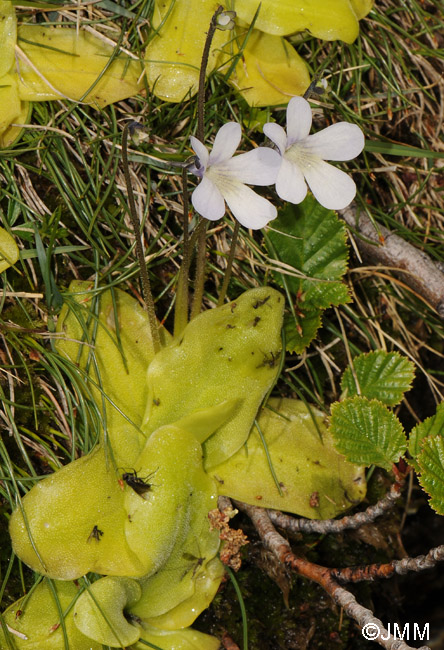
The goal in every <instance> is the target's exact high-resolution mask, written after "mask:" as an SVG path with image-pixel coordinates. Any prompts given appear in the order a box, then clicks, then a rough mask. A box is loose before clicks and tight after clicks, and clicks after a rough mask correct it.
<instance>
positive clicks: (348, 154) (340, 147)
mask: <svg viewBox="0 0 444 650" xmlns="http://www.w3.org/2000/svg"><path fill="white" fill-rule="evenodd" d="M301 146H303V147H304V149H307V150H308V151H309V152H310V153H312V154H315V155H317V156H319V157H320V158H322V160H351V159H352V158H356V156H359V154H360V153H361V151H362V150H363V148H364V134H363V133H362V131H361V129H360V128H359V126H357V125H356V124H349V123H348V122H338V123H337V124H332V125H331V126H328V127H327V128H326V129H323V130H322V131H319V132H318V133H315V134H314V135H309V136H308V137H307V139H306V140H305V141H304V142H303V143H302V142H301Z"/></svg>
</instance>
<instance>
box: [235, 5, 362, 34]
mask: <svg viewBox="0 0 444 650" xmlns="http://www.w3.org/2000/svg"><path fill="white" fill-rule="evenodd" d="M258 4H259V3H258V2H257V0H236V2H235V3H234V9H235V11H236V13H237V15H238V17H239V18H240V19H241V20H243V21H245V22H246V23H248V24H250V23H251V21H252V20H253V18H254V15H255V13H256V11H257V8H258ZM254 26H255V28H256V29H259V30H261V31H262V32H266V33H267V34H275V35H278V36H285V35H287V34H293V33H294V32H301V31H303V30H308V31H309V32H310V34H312V35H313V36H316V37H317V38H322V39H324V40H326V41H335V40H341V41H345V42H346V43H352V42H353V41H354V40H355V38H356V37H357V36H358V33H359V23H358V19H357V17H356V14H355V11H354V9H353V7H352V5H351V4H350V0H334V2H331V0H279V2H276V0H262V2H261V3H260V10H259V13H258V16H257V19H256V22H255V24H254Z"/></svg>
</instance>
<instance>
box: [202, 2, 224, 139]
mask: <svg viewBox="0 0 444 650" xmlns="http://www.w3.org/2000/svg"><path fill="white" fill-rule="evenodd" d="M223 10H224V8H223V7H222V5H219V7H218V8H217V9H216V11H215V12H214V14H213V17H212V18H211V22H210V27H209V29H208V32H207V38H206V39H205V45H204V49H203V53H202V61H201V64H200V72H199V90H198V94H197V132H196V137H197V139H198V140H200V141H201V142H202V143H203V141H204V112H205V73H206V71H207V65H208V57H209V55H210V47H211V42H212V40H213V36H214V32H215V31H216V28H217V17H218V16H219V14H221V13H222V11H223Z"/></svg>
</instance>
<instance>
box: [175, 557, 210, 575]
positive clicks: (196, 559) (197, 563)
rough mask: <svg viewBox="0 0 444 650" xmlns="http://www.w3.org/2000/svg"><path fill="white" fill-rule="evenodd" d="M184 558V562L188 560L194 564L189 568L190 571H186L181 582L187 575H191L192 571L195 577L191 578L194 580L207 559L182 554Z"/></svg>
mask: <svg viewBox="0 0 444 650" xmlns="http://www.w3.org/2000/svg"><path fill="white" fill-rule="evenodd" d="M182 557H183V559H184V560H187V562H191V563H192V564H191V566H190V567H189V569H186V571H185V572H184V573H183V575H182V576H181V578H180V580H183V579H184V578H185V576H186V575H187V573H189V572H190V571H191V570H192V571H193V575H192V576H191V578H192V579H193V578H194V576H195V575H196V573H197V572H198V570H199V569H200V567H201V566H202V564H203V563H204V561H205V558H204V557H196V556H195V555H193V554H192V553H182Z"/></svg>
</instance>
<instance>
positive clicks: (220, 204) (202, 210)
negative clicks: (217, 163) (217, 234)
mask: <svg viewBox="0 0 444 650" xmlns="http://www.w3.org/2000/svg"><path fill="white" fill-rule="evenodd" d="M191 202H192V204H193V206H194V209H195V210H196V212H198V213H199V214H200V215H202V217H205V219H210V220H211V221H215V220H216V219H221V218H222V217H223V216H224V214H225V202H224V199H223V196H222V194H221V193H220V190H219V189H218V188H217V187H216V185H215V184H214V183H213V181H211V180H210V179H209V178H207V177H206V176H204V177H203V178H202V180H201V182H200V183H199V185H198V186H197V187H196V189H195V190H194V192H193V194H192V195H191Z"/></svg>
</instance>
